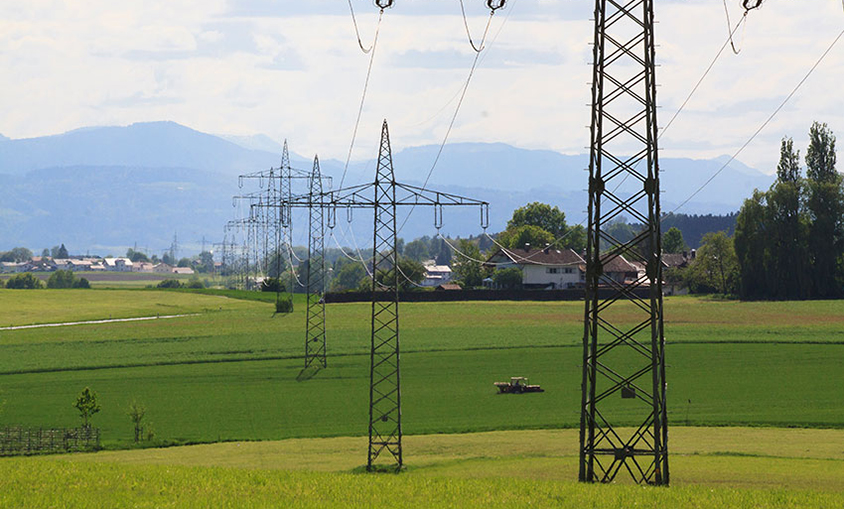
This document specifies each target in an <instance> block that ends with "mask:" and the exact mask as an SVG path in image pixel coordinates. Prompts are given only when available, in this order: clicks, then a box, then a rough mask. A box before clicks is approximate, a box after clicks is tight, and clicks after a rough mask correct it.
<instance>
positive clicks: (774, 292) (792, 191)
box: [761, 138, 811, 299]
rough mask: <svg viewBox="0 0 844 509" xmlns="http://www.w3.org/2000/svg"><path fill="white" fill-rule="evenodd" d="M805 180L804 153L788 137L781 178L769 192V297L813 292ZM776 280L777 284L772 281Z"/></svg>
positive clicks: (797, 296) (783, 147)
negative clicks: (802, 154) (802, 172)
mask: <svg viewBox="0 0 844 509" xmlns="http://www.w3.org/2000/svg"><path fill="white" fill-rule="evenodd" d="M803 186H804V182H803V179H802V177H801V175H800V154H799V152H795V151H794V142H793V141H792V140H791V139H790V138H784V139H783V140H782V144H781V147H780V162H779V164H778V165H777V180H776V182H774V184H773V186H771V190H770V191H768V196H767V202H768V214H767V219H768V221H769V226H768V232H769V234H768V236H767V238H765V239H761V240H762V241H763V242H766V243H767V244H768V249H769V253H768V254H769V259H768V267H767V271H768V273H769V277H771V278H773V281H770V280H769V284H768V292H767V294H768V296H769V297H772V298H777V299H805V298H808V297H809V295H810V291H811V278H810V277H809V263H808V258H809V244H808V242H809V238H808V235H809V218H808V215H807V214H806V213H805V211H804V199H803V196H804V192H803ZM771 283H775V284H771Z"/></svg>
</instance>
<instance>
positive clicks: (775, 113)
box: [671, 30, 844, 213]
mask: <svg viewBox="0 0 844 509" xmlns="http://www.w3.org/2000/svg"><path fill="white" fill-rule="evenodd" d="M842 37H844V30H842V31H841V32H840V33H839V34H838V36H837V37H836V38H835V39H834V40H833V41H832V44H830V45H829V47H828V48H827V49H826V51H824V52H823V54H822V55H821V56H820V58H818V60H817V61H816V62H815V64H814V65H813V66H812V68H811V69H809V72H807V73H806V75H805V76H803V79H801V80H800V82H799V83H798V84H797V86H795V87H794V89H793V90H792V91H791V93H789V94H788V96H786V98H785V99H784V100H783V101H782V103H781V104H780V105H779V106H777V108H776V109H775V110H774V112H773V113H771V115H770V116H769V117H768V118H767V119H766V120H765V121H764V122H763V123H762V125H761V126H759V128H758V129H757V130H756V132H754V133H753V135H752V136H751V137H750V138H749V139H748V140H747V141H746V142H745V143H744V145H742V146H741V148H739V149H738V150H737V151H736V153H735V154H733V155H732V157H730V159H729V160H728V161H727V162H726V163H724V165H723V166H721V168H720V169H719V170H718V171H716V172H715V173H714V174H713V175H712V176H711V177H709V179H708V180H707V181H706V182H704V183H703V185H701V186H700V187H699V188H698V189H697V190H696V191H695V192H693V193H692V194H691V195H690V196H689V197H688V198H686V199H685V200H683V202H682V203H680V205H678V206H677V207H676V208H675V209H674V210H672V211H671V213H674V212H677V211H678V210H679V209H681V208H682V207H683V206H684V205H686V204H687V203H689V202H690V201H691V200H692V199H693V198H694V197H695V196H697V195H698V194H700V192H701V191H703V189H704V188H705V187H706V186H708V185H709V184H710V183H711V182H712V181H713V180H715V178H716V177H717V176H718V175H720V174H721V172H723V171H724V170H725V169H726V168H727V167H728V166H729V165H730V164H731V163H732V162H733V161H735V160H736V158H738V156H739V155H740V154H741V153H742V152H744V149H746V148H747V147H748V145H750V144H751V143H752V142H753V140H755V139H756V137H757V136H759V133H761V132H762V131H763V130H764V129H765V128H766V127H767V126H768V124H770V123H771V121H772V120H773V119H774V117H776V116H777V114H778V113H779V112H780V111H781V110H782V109H783V108H784V107H785V105H786V104H788V102H789V101H791V99H792V98H793V97H794V95H795V94H796V93H797V91H798V90H800V87H802V86H803V84H804V83H806V81H807V80H808V79H809V77H810V76H811V75H812V73H814V72H815V69H817V68H818V66H819V65H821V62H823V61H824V59H825V58H826V56H827V55H828V54H829V53H830V52H831V51H832V49H833V48H834V47H835V45H836V44H838V41H840V40H841V38H842Z"/></svg>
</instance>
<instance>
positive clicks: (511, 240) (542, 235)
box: [498, 224, 555, 249]
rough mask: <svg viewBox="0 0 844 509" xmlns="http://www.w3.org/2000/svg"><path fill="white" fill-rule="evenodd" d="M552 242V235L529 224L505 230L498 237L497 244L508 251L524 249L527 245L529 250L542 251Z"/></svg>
mask: <svg viewBox="0 0 844 509" xmlns="http://www.w3.org/2000/svg"><path fill="white" fill-rule="evenodd" d="M554 240H555V239H554V234H552V233H551V232H549V231H547V230H545V229H543V228H541V227H539V226H534V225H530V224H528V225H523V226H517V227H515V228H512V229H507V230H506V231H503V232H501V233H500V234H499V235H498V242H499V243H500V244H501V245H503V246H506V247H509V248H510V249H524V248H525V247H526V246H527V245H528V244H530V247H531V248H539V249H542V248H544V247H545V245H546V244H553V243H554Z"/></svg>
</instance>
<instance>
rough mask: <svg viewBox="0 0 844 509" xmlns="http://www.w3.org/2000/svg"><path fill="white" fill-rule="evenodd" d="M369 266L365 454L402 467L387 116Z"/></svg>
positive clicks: (393, 194)
mask: <svg viewBox="0 0 844 509" xmlns="http://www.w3.org/2000/svg"><path fill="white" fill-rule="evenodd" d="M372 255H373V256H374V262H373V266H372V274H373V278H372V345H371V351H370V354H371V359H370V361H371V362H370V372H369V458H368V461H367V468H368V469H370V470H371V469H372V467H373V464H374V462H375V461H376V459H377V458H378V456H380V455H381V454H382V453H383V452H385V451H386V452H387V453H389V454H390V455H391V456H392V457H393V459H394V461H395V464H396V466H397V468H401V467H402V464H403V462H402V443H401V442H402V429H401V376H400V370H399V350H400V349H399V298H398V287H399V284H398V254H397V253H396V179H395V176H394V173H393V156H392V153H391V149H390V132H389V129H388V127H387V121H386V120H385V121H384V125H383V127H382V128H381V148H380V149H379V151H378V170H377V174H376V176H375V235H374V240H373V251H372Z"/></svg>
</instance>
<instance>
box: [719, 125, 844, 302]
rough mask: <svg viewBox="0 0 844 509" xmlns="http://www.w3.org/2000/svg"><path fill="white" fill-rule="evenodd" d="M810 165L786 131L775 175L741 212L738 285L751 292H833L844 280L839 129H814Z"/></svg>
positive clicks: (806, 295) (754, 295)
mask: <svg viewBox="0 0 844 509" xmlns="http://www.w3.org/2000/svg"><path fill="white" fill-rule="evenodd" d="M805 163H806V173H805V176H804V175H803V169H802V167H801V164H800V152H799V151H795V149H794V142H793V140H792V139H791V138H784V139H783V140H782V144H781V147H780V160H779V164H778V165H777V180H776V181H775V182H774V184H773V185H772V186H771V188H770V189H769V190H768V191H767V192H762V191H758V190H757V191H756V192H754V193H753V196H752V197H751V198H749V199H748V200H745V202H744V205H743V206H742V208H741V211H740V212H739V216H738V221H737V225H736V234H735V254H736V263H737V268H738V272H739V278H738V281H737V285H738V291H739V294H740V295H741V297H742V298H748V299H828V298H836V297H841V296H842V293H844V292H842V284H844V180H842V176H841V175H840V174H839V173H838V172H837V171H836V169H835V164H836V155H835V136H834V134H833V133H832V131H831V130H830V129H829V127H828V126H827V125H826V124H821V123H818V122H815V123H813V124H812V127H811V129H810V130H809V146H808V148H807V150H806V157H805Z"/></svg>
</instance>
